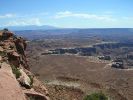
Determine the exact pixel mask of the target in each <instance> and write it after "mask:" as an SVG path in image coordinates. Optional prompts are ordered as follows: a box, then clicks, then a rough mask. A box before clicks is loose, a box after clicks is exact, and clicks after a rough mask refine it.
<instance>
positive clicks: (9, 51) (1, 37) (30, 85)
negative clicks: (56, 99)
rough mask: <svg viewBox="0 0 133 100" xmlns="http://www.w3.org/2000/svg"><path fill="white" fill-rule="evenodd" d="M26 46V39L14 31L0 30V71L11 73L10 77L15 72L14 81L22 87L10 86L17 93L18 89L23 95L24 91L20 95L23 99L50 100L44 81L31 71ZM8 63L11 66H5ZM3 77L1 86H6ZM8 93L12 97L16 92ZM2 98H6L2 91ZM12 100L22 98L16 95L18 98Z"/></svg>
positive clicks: (0, 82) (0, 96)
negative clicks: (39, 99)
mask: <svg viewBox="0 0 133 100" xmlns="http://www.w3.org/2000/svg"><path fill="white" fill-rule="evenodd" d="M26 47H27V43H26V40H25V39H23V38H22V37H17V36H16V35H15V34H14V33H13V32H11V31H9V30H8V29H4V30H2V31H0V73H5V72H7V73H9V76H8V77H9V78H11V77H12V76H13V74H14V78H13V79H12V82H15V83H14V84H16V83H17V84H16V86H20V87H18V89H14V90H13V88H9V91H14V92H13V93H15V91H16V90H18V91H19V92H20V94H19V95H21V92H22V96H20V97H23V99H22V100H26V98H31V97H32V98H41V100H48V97H47V96H46V95H48V91H47V89H46V88H45V87H44V85H43V83H41V82H40V81H39V80H38V79H37V78H36V77H35V76H34V75H33V74H32V73H31V72H30V69H29V65H28V63H27V59H26V54H25V50H26ZM6 64H7V65H8V67H9V68H7V67H5V66H4V65H6ZM1 65H2V66H1ZM10 70H12V73H10V72H11V71H10ZM3 76H4V75H3ZM6 76H7V75H5V77H6ZM1 79H3V78H1ZM1 79H0V86H4V85H2V84H3V83H4V82H2V81H3V80H1ZM5 81H6V80H5ZM9 83H10V82H9ZM14 84H13V85H14ZM18 84H20V85H18ZM11 85H12V84H11ZM11 87H13V86H11ZM15 88H17V87H15ZM5 89H7V88H4V87H3V88H2V89H1V90H3V91H5ZM10 89H11V90H10ZM38 89H39V90H38ZM5 94H6V91H5ZM8 94H9V93H8V91H7V96H8V97H10V96H11V95H13V96H15V94H12V93H11V94H9V95H8ZM16 95H17V94H16ZM5 96H6V95H5ZM24 96H25V99H24ZM0 98H4V95H1V93H0ZM4 100H7V98H5V99H4ZM11 100H21V99H18V97H17V96H16V98H13V99H11ZM28 100H29V99H28Z"/></svg>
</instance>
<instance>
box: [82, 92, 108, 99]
mask: <svg viewBox="0 0 133 100" xmlns="http://www.w3.org/2000/svg"><path fill="white" fill-rule="evenodd" d="M83 100H108V98H107V97H106V96H105V94H103V93H102V92H100V93H93V94H90V95H87V96H85V98H84V99H83Z"/></svg>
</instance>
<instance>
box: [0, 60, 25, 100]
mask: <svg viewBox="0 0 133 100" xmlns="http://www.w3.org/2000/svg"><path fill="white" fill-rule="evenodd" d="M0 100H26V99H25V95H24V93H23V91H22V89H21V88H20V86H19V84H18V82H17V80H16V78H15V77H14V75H13V73H12V69H11V67H10V65H8V64H7V63H5V62H4V63H2V65H1V69H0Z"/></svg>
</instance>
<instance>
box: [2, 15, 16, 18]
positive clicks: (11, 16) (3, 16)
mask: <svg viewBox="0 0 133 100" xmlns="http://www.w3.org/2000/svg"><path fill="white" fill-rule="evenodd" d="M13 17H16V15H15V14H5V15H0V18H1V19H2V18H13Z"/></svg>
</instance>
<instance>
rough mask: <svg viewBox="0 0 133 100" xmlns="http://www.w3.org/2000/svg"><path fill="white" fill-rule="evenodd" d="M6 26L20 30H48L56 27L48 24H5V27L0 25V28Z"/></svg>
mask: <svg viewBox="0 0 133 100" xmlns="http://www.w3.org/2000/svg"><path fill="white" fill-rule="evenodd" d="M3 28H8V29H9V30H12V31H20V30H50V29H56V28H57V27H54V26H49V25H43V26H37V25H27V26H7V27H0V29H3Z"/></svg>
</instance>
